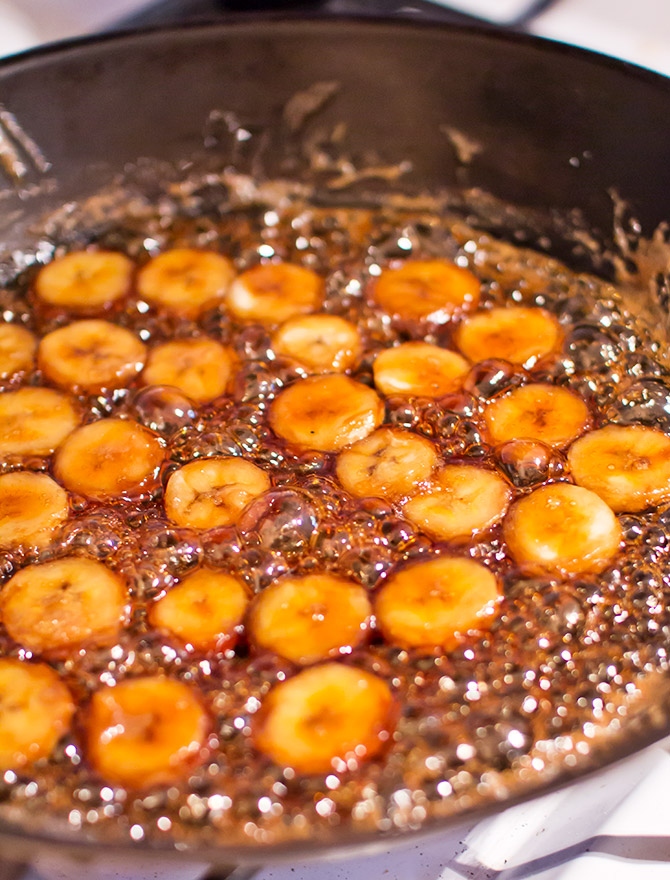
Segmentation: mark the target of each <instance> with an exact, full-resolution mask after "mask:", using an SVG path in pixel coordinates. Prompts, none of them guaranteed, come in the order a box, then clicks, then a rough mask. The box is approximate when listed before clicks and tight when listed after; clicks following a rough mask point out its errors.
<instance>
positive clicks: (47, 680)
mask: <svg viewBox="0 0 670 880" xmlns="http://www.w3.org/2000/svg"><path fill="white" fill-rule="evenodd" d="M74 710H75V706H74V700H73V699H72V696H71V694H70V692H69V690H68V689H67V687H66V686H65V685H64V684H63V682H62V681H61V680H60V678H59V677H58V675H57V674H56V673H55V672H54V670H53V669H52V668H51V667H50V666H47V665H46V663H24V662H23V661H20V660H10V659H9V658H7V657H3V658H2V659H0V771H2V770H19V769H21V768H22V767H25V766H26V765H27V764H32V763H34V762H35V761H37V760H39V759H40V758H48V757H49V755H50V754H51V752H52V751H53V749H54V746H55V745H56V743H57V742H58V740H59V739H60V738H61V737H62V736H63V735H64V734H65V733H67V731H68V730H69V728H70V721H71V720H72V716H73V715H74Z"/></svg>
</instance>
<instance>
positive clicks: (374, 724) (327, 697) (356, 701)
mask: <svg viewBox="0 0 670 880" xmlns="http://www.w3.org/2000/svg"><path fill="white" fill-rule="evenodd" d="M395 714H396V713H395V704H394V701H393V697H392V695H391V691H390V690H389V688H388V685H387V684H386V683H385V682H384V681H382V680H381V679H380V678H377V676H375V675H371V674H370V673H369V672H364V671H363V670H362V669H355V668H354V667H352V666H342V665H341V664H339V663H324V664H322V665H320V666H313V667H312V668H311V669H303V670H302V671H301V672H299V673H298V674H297V675H296V676H294V677H293V678H290V679H288V681H284V682H282V683H281V684H278V685H277V686H276V687H274V688H273V689H272V690H271V691H270V693H269V695H268V697H267V698H266V699H265V702H264V704H263V706H262V707H261V710H260V712H259V714H258V715H257V716H256V726H255V743H256V747H257V748H258V749H260V751H261V752H263V753H264V754H266V755H268V756H269V757H270V758H272V760H273V761H275V762H276V763H277V764H280V765H284V766H289V767H292V768H293V769H294V770H296V771H297V772H298V773H327V772H328V771H329V770H332V769H333V768H334V767H336V765H337V764H338V763H339V762H338V760H337V759H339V760H340V761H341V760H346V759H347V758H354V759H355V760H356V762H357V763H360V762H362V761H364V760H369V759H370V758H373V757H374V756H375V755H377V754H378V753H379V752H380V751H381V750H382V749H383V748H384V747H385V745H386V744H387V743H388V741H389V739H390V734H391V731H392V728H393V724H394V721H395Z"/></svg>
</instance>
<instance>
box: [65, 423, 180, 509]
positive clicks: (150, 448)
mask: <svg viewBox="0 0 670 880" xmlns="http://www.w3.org/2000/svg"><path fill="white" fill-rule="evenodd" d="M164 456H165V443H164V442H163V440H161V438H160V437H159V436H158V435H157V434H154V433H153V431H149V430H148V428H143V427H142V425H138V424H137V422H132V421H130V420H129V419H101V420H100V421H99V422H92V423H91V424H90V425H84V426H83V427H81V428H77V430H76V431H74V432H73V433H72V434H71V435H70V436H69V437H68V438H67V440H66V441H65V443H63V445H62V446H61V447H60V449H59V450H58V452H57V454H56V456H55V459H54V474H55V476H56V479H57V480H59V481H60V482H61V483H63V485H64V486H65V487H66V488H67V489H69V490H70V491H71V492H76V493H78V494H79V495H84V496H85V497H86V498H92V499H94V500H97V501H104V500H106V499H109V498H121V497H126V498H127V497H133V496H136V495H137V494H139V493H141V492H144V491H149V490H150V489H152V488H153V487H154V485H155V484H156V480H157V476H158V470H159V468H160V466H161V464H162V463H163V458H164Z"/></svg>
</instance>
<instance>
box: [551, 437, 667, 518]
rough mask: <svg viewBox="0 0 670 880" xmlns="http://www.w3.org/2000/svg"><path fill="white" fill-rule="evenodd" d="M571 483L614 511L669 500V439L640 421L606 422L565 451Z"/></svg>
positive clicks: (631, 509) (629, 509) (643, 507)
mask: <svg viewBox="0 0 670 880" xmlns="http://www.w3.org/2000/svg"><path fill="white" fill-rule="evenodd" d="M568 463H569V465H570V470H571V471H572V476H573V477H574V480H575V482H576V483H578V484H579V485H580V486H583V487H584V488H585V489H590V490H591V491H592V492H595V493H596V495H599V496H600V497H601V498H602V499H603V501H604V502H605V503H606V504H608V505H609V506H610V507H611V508H612V510H614V511H615V512H616V513H635V512H637V511H638V510H644V509H645V508H647V507H652V506H654V505H656V504H661V502H663V501H668V500H670V437H668V436H667V434H664V433H663V432H662V431H658V430H656V429H655V428H648V427H645V426H643V425H631V426H629V427H623V426H619V425H608V426H607V427H605V428H601V429H600V430H599V431H592V432H591V433H590V434H585V435H584V437H580V439H579V440H576V441H575V442H574V443H573V444H572V446H571V447H570V450H569V452H568Z"/></svg>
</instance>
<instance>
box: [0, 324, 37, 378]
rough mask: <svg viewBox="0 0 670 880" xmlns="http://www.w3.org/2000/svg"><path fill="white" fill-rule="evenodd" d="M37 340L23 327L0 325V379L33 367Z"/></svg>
mask: <svg viewBox="0 0 670 880" xmlns="http://www.w3.org/2000/svg"><path fill="white" fill-rule="evenodd" d="M36 351H37V340H36V339H35V337H34V336H33V334H32V333H31V332H30V330H26V329H25V327H19V325H18V324H0V379H10V378H11V377H12V376H15V375H16V374H17V373H24V372H28V370H32V368H33V366H34V365H35V352H36Z"/></svg>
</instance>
